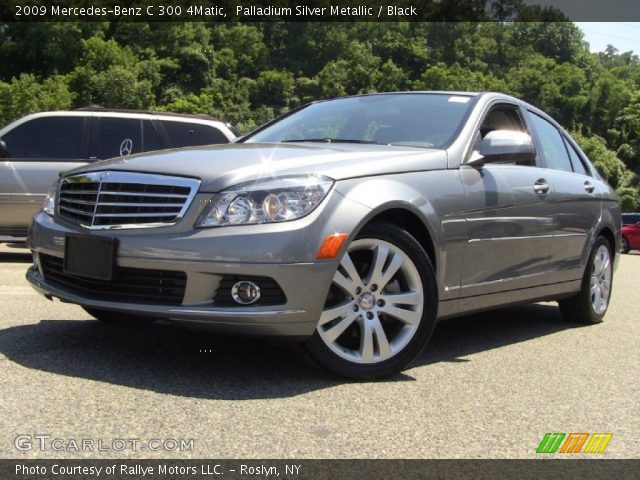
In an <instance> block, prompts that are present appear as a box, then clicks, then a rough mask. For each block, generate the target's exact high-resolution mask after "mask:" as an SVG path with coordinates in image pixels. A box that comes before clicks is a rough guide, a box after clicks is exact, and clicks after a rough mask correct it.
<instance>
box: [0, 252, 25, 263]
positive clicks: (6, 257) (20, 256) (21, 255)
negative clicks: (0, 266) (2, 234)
mask: <svg viewBox="0 0 640 480" xmlns="http://www.w3.org/2000/svg"><path fill="white" fill-rule="evenodd" d="M32 261H33V258H32V257H31V253H29V252H25V251H24V250H19V251H16V252H0V263H31V262H32Z"/></svg>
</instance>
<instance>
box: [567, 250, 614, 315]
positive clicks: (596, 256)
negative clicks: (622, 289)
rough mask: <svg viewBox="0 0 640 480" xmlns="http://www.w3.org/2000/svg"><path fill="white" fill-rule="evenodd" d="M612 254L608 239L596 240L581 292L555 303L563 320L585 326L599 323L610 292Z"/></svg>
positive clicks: (604, 311) (611, 285)
mask: <svg viewBox="0 0 640 480" xmlns="http://www.w3.org/2000/svg"><path fill="white" fill-rule="evenodd" d="M612 251H613V250H612V248H611V245H610V244H609V242H608V241H607V239H606V238H604V237H598V239H597V240H596V242H595V244H594V245H593V249H592V250H591V254H590V255H589V261H588V262H587V267H586V268H585V272H584V276H583V278H582V287H581V289H580V291H579V292H578V293H577V294H576V295H574V296H573V297H571V298H567V299H565V300H561V301H559V302H558V304H559V305H560V312H561V313H562V316H563V317H564V319H565V320H567V321H569V322H572V323H584V324H595V323H600V322H602V320H603V319H604V316H605V314H606V313H607V308H608V307H609V301H610V299H611V292H612V290H613V255H612Z"/></svg>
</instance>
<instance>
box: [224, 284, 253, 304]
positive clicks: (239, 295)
mask: <svg viewBox="0 0 640 480" xmlns="http://www.w3.org/2000/svg"><path fill="white" fill-rule="evenodd" d="M231 296H232V297H233V299H234V300H235V301H236V302H237V303H240V304H242V305H250V304H252V303H256V302H257V301H258V300H260V287H259V286H258V285H256V284H255V283H253V282H247V281H241V282H238V283H236V284H235V285H234V286H233V287H232V288H231Z"/></svg>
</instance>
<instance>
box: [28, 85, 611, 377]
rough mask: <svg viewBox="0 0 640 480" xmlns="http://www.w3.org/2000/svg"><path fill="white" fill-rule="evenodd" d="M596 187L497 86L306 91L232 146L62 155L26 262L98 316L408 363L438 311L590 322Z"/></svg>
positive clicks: (605, 207)
mask: <svg viewBox="0 0 640 480" xmlns="http://www.w3.org/2000/svg"><path fill="white" fill-rule="evenodd" d="M620 222H621V220H620V209H619V205H618V201H617V197H616V195H615V193H614V192H613V190H612V189H611V187H610V186H609V185H607V184H606V182H605V181H603V180H602V178H601V177H600V175H599V174H598V173H597V172H596V170H595V169H594V167H593V165H592V164H591V163H590V161H589V160H588V158H587V157H586V155H585V154H584V153H583V152H582V151H581V150H580V148H579V147H578V145H576V143H575V142H574V141H573V140H572V139H571V137H570V136H569V135H568V134H567V133H566V132H565V131H564V130H563V129H562V128H561V127H560V126H559V125H558V124H557V123H555V122H554V121H553V120H552V119H551V118H550V117H549V116H547V115H546V114H544V113H543V112H541V111H540V110H538V109H536V108H534V107H532V106H531V105H528V104H526V103H524V102H522V101H519V100H517V99H515V98H512V97H509V96H506V95H502V94H496V93H482V94H471V93H457V92H456V93H451V92H415V93H414V92H411V93H390V94H373V95H362V96H355V97H347V98H340V99H335V100H328V101H320V102H316V103H312V104H309V105H306V106H304V107H301V108H298V109H296V110H294V111H292V112H290V113H289V114H287V115H285V116H283V117H280V118H278V119H276V120H275V121H273V122H270V123H268V124H266V125H265V126H263V127H261V128H259V129H257V130H256V131H254V132H252V133H251V134H249V135H247V136H246V137H244V138H242V139H240V140H239V141H238V142H237V143H235V144H231V145H220V146H206V147H194V148H188V149H178V150H169V151H163V152H157V153H151V154H142V155H138V156H133V157H131V158H121V159H115V160H109V161H105V162H100V163H97V164H93V165H90V166H87V167H84V168H80V169H76V170H74V171H71V172H69V173H66V174H64V176H63V177H62V178H61V179H60V181H59V182H57V183H56V184H55V185H54V186H53V187H52V189H51V192H50V193H49V195H48V197H47V201H46V203H45V205H44V208H43V210H42V211H41V212H40V213H38V214H37V215H36V216H35V217H34V219H33V223H32V225H31V229H30V235H29V239H28V245H29V247H30V248H31V250H32V251H33V255H34V265H33V266H32V267H31V268H30V269H29V271H28V274H27V278H28V280H29V281H30V282H31V284H32V285H33V286H34V287H35V288H36V289H37V290H39V291H40V292H41V293H43V294H45V295H46V296H48V297H50V298H51V297H57V298H59V299H62V300H64V301H67V302H72V303H76V304H78V305H81V306H82V307H83V308H84V309H85V310H86V311H87V312H89V313H90V314H91V315H93V316H94V317H96V318H97V319H99V320H102V321H106V322H112V323H120V324H134V323H147V322H152V321H153V320H156V319H167V320H172V321H177V322H184V323H189V324H198V325H201V326H209V327H211V328H212V329H214V330H219V331H230V332H235V333H246V334H260V335H276V336H289V337H291V338H296V339H299V340H300V341H301V343H302V345H303V346H304V348H306V349H308V351H309V352H310V353H311V355H312V356H313V357H314V358H315V359H316V360H317V361H318V362H319V363H320V364H322V365H323V366H325V367H327V368H328V369H330V370H332V371H334V372H337V373H339V374H341V375H344V376H348V377H352V378H374V377H380V376H384V375H389V374H391V373H394V372H397V371H399V370H401V369H403V368H404V367H406V366H407V365H408V364H409V363H410V362H411V361H412V360H414V359H415V358H416V356H417V355H418V354H419V353H420V352H421V351H422V349H423V348H424V347H425V346H426V345H427V342H428V341H429V338H430V336H431V333H432V331H433V328H434V324H435V322H436V321H437V320H438V319H443V318H447V317H453V316H457V315H462V314H466V313H469V312H475V311H480V310H486V309H491V308H495V307H498V306H504V305H507V304H514V303H528V302H535V301H541V300H557V301H558V303H559V305H560V309H561V311H562V314H563V316H564V317H565V318H566V319H567V320H569V321H571V322H582V323H597V322H600V321H602V319H603V317H604V315H605V313H606V311H607V307H608V304H609V299H610V297H611V287H612V278H613V270H614V265H615V264H616V261H617V259H618V257H619V255H618V251H619V248H620Z"/></svg>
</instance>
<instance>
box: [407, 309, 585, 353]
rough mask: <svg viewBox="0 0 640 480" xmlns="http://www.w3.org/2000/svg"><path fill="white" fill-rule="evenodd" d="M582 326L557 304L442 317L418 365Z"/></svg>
mask: <svg viewBox="0 0 640 480" xmlns="http://www.w3.org/2000/svg"><path fill="white" fill-rule="evenodd" d="M581 326H583V325H578V324H572V323H568V322H566V321H564V320H563V318H562V316H561V315H560V310H559V309H558V306H557V304H555V303H553V304H532V305H520V306H516V307H509V308H503V309H499V310H494V311H489V312H483V313H478V314H475V315H467V316H464V317H459V318H453V319H450V320H443V321H441V322H440V323H438V325H437V326H436V329H435V331H434V333H433V336H432V337H431V341H430V343H429V347H428V348H427V349H426V350H425V351H424V352H423V353H422V355H420V357H418V359H417V360H416V365H429V364H432V363H438V362H458V363H464V362H469V361H471V360H470V359H468V358H465V357H467V356H469V355H472V354H474V353H478V352H484V351H487V350H492V349H494V348H500V347H504V346H506V345H512V344H515V343H520V342H526V341H528V340H531V339H534V338H538V337H542V336H545V335H552V334H554V333H557V332H560V331H563V330H567V329H570V328H577V327H581Z"/></svg>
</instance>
